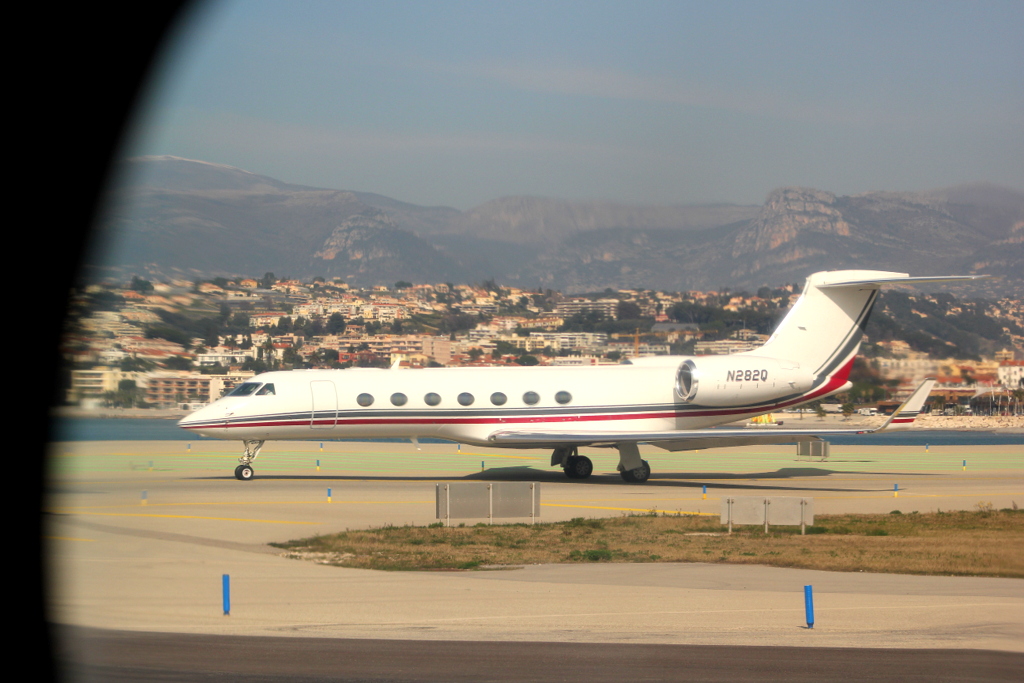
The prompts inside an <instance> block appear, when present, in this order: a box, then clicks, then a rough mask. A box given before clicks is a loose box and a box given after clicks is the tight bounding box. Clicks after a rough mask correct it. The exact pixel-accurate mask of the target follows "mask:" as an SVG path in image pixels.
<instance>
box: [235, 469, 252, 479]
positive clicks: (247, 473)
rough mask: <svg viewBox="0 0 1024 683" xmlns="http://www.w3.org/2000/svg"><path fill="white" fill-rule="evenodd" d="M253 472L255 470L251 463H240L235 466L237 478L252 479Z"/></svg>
mask: <svg viewBox="0 0 1024 683" xmlns="http://www.w3.org/2000/svg"><path fill="white" fill-rule="evenodd" d="M253 474H254V472H253V471H252V467H250V466H249V465H239V466H238V467H236V468H235V478H237V479H241V480H242V481H249V480H250V479H252V475H253Z"/></svg>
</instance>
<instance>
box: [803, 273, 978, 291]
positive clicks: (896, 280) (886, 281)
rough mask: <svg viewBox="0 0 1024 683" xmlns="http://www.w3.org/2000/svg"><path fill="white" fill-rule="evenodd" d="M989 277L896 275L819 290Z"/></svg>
mask: <svg viewBox="0 0 1024 683" xmlns="http://www.w3.org/2000/svg"><path fill="white" fill-rule="evenodd" d="M989 277H991V276H990V275H933V276H927V277H910V275H898V276H894V277H879V278H870V279H867V280H840V281H837V282H825V283H823V284H819V285H818V287H819V288H820V289H830V288H833V287H881V286H883V285H910V284H916V283H923V282H970V281H972V280H984V279H986V278H989Z"/></svg>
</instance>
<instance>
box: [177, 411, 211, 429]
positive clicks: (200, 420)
mask: <svg viewBox="0 0 1024 683" xmlns="http://www.w3.org/2000/svg"><path fill="white" fill-rule="evenodd" d="M215 412H219V411H216V409H213V406H206V407H205V408H200V409H199V410H197V411H195V412H194V413H190V414H188V415H186V416H185V417H183V418H181V419H180V420H178V426H179V427H184V428H186V429H187V428H189V427H195V426H198V425H201V424H204V423H207V422H210V421H211V420H213V419H215Z"/></svg>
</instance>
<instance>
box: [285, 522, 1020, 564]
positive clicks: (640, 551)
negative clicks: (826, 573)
mask: <svg viewBox="0 0 1024 683" xmlns="http://www.w3.org/2000/svg"><path fill="white" fill-rule="evenodd" d="M816 521H817V524H816V525H814V526H811V527H808V528H807V535H805V536H802V535H801V534H800V528H799V527H771V528H770V530H769V532H768V533H767V534H765V533H764V528H763V527H760V526H742V527H734V528H733V533H732V534H728V533H727V530H726V527H724V526H722V525H721V524H720V523H719V520H718V519H717V518H708V517H697V516H676V515H672V516H665V515H659V514H656V513H653V512H652V513H650V514H646V515H624V516H621V517H612V518H599V519H586V518H583V517H577V518H575V519H572V520H570V521H568V522H557V523H551V524H535V525H529V524H501V525H491V526H489V525H486V524H476V525H473V526H465V525H460V526H457V527H450V528H445V527H443V526H441V525H440V524H432V525H430V526H426V527H418V526H385V527H381V528H376V529H367V530H359V531H345V532H342V533H338V534H331V535H324V536H314V537H312V538H306V539H300V540H295V541H289V542H287V543H275V544H272V545H274V546H275V547H278V548H281V549H283V550H285V551H287V552H286V554H287V555H288V556H290V557H294V558H297V559H303V560H309V561H313V562H318V563H321V564H329V565H335V566H339V567H358V568H363V569H382V570H459V569H462V570H468V569H498V568H510V567H515V566H520V565H528V564H552V563H567V562H576V563H589V562H722V563H731V564H759V565H768V566H773V567H800V568H805V569H822V570H830V571H847V572H851V571H864V572H884V573H896V574H942V575H958V576H1000V577H1015V578H1024V510H1020V511H1018V510H1014V509H1009V508H1007V509H1004V510H993V509H991V506H986V504H979V506H978V509H977V510H972V511H955V512H935V513H925V514H918V513H916V512H915V513H910V514H902V513H900V512H899V511H895V510H894V511H893V512H892V513H890V514H888V515H884V514H883V515H817V516H816Z"/></svg>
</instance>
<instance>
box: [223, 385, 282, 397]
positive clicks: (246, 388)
mask: <svg viewBox="0 0 1024 683" xmlns="http://www.w3.org/2000/svg"><path fill="white" fill-rule="evenodd" d="M276 395H277V392H275V391H274V385H273V384H272V383H269V382H268V383H267V384H260V383H259V382H245V383H243V384H239V385H238V386H237V387H235V388H234V390H233V391H232V392H231V393H230V394H228V396H276Z"/></svg>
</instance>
